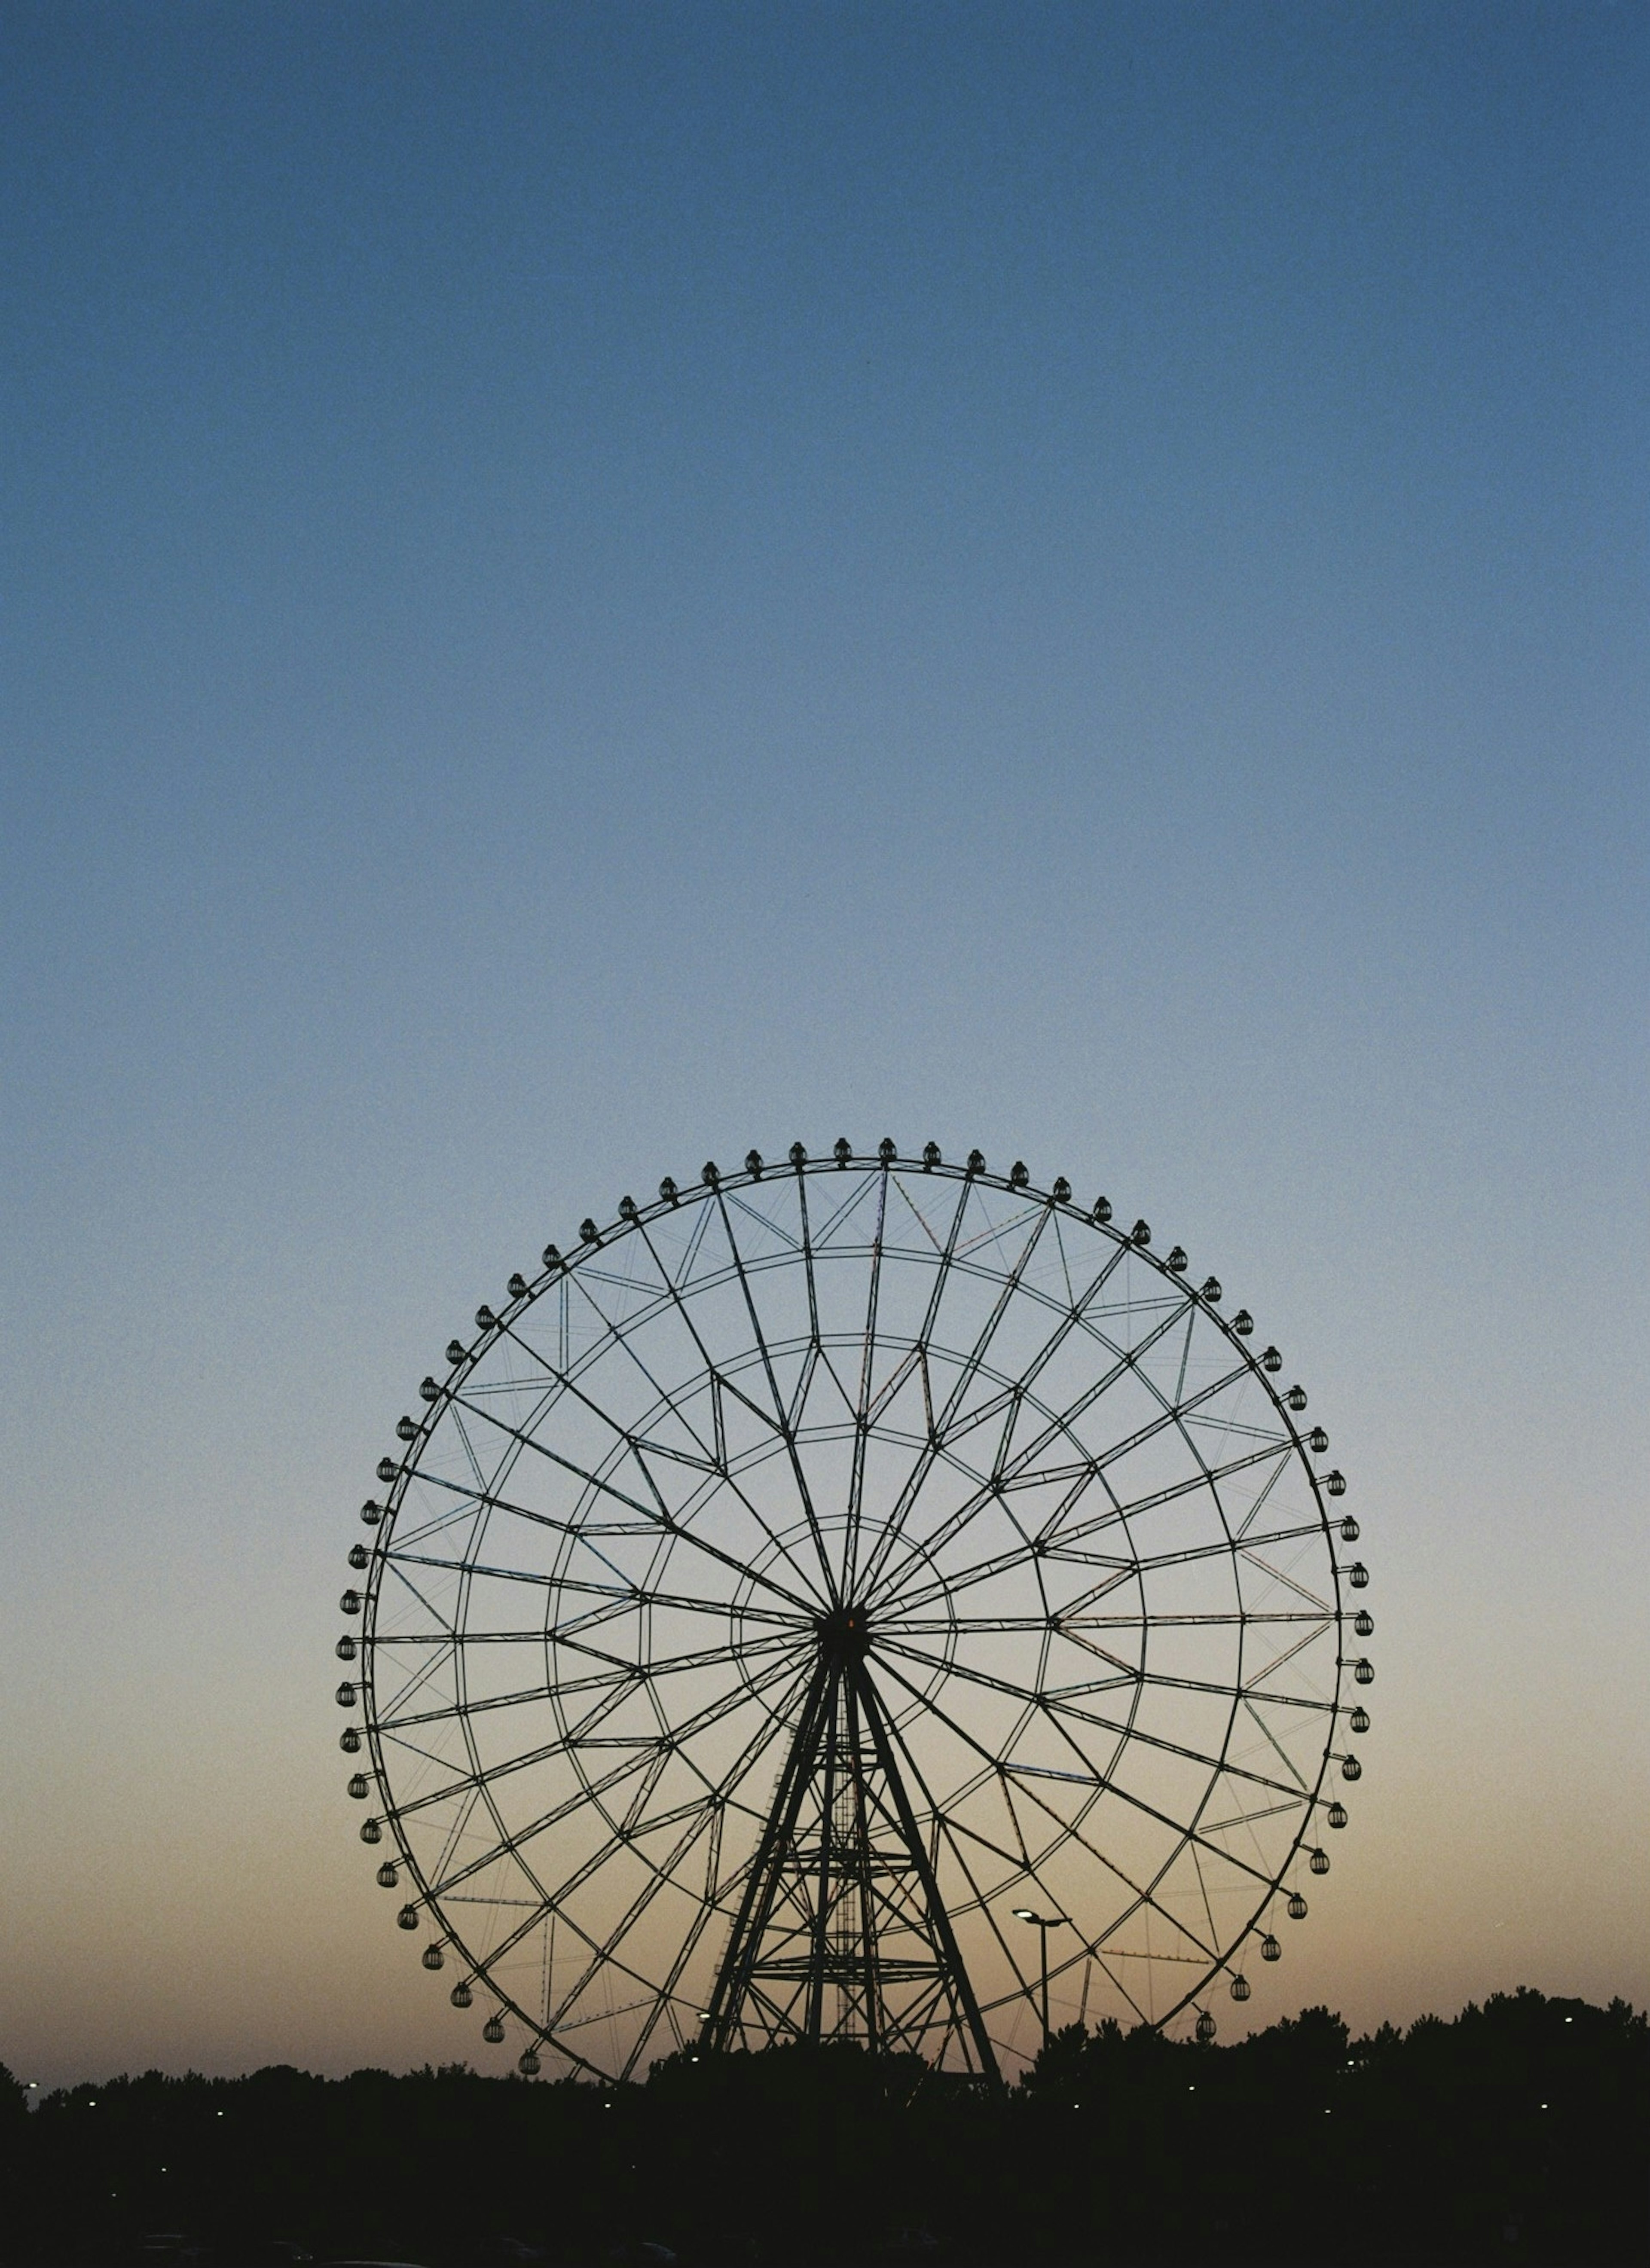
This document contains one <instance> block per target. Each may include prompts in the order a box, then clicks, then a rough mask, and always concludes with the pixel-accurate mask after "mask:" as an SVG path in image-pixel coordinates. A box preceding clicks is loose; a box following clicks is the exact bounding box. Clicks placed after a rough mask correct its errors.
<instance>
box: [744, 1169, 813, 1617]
mask: <svg viewBox="0 0 1650 2268" xmlns="http://www.w3.org/2000/svg"><path fill="white" fill-rule="evenodd" d="M715 1194H716V1203H717V1206H718V1210H719V1211H720V1213H721V1217H722V1233H723V1234H724V1235H725V1236H726V1239H727V1248H728V1251H729V1254H730V1255H731V1256H732V1258H733V1269H734V1272H735V1274H736V1275H737V1276H738V1278H739V1288H740V1292H741V1293H742V1294H743V1296H744V1301H745V1313H746V1314H747V1316H748V1318H749V1322H750V1328H751V1334H752V1337H754V1338H755V1343H756V1351H757V1353H758V1355H759V1356H760V1357H761V1359H762V1375H763V1377H764V1378H765V1379H766V1380H767V1381H768V1392H769V1395H770V1398H771V1400H772V1403H773V1415H772V1417H771V1418H769V1417H768V1416H767V1414H766V1412H761V1413H758V1414H760V1415H761V1416H762V1422H763V1423H764V1424H770V1425H773V1426H774V1427H775V1429H776V1430H777V1432H778V1433H779V1434H780V1435H781V1436H782V1438H783V1440H784V1447H785V1454H786V1455H787V1457H788V1458H789V1460H790V1465H791V1478H792V1484H794V1486H795V1489H796V1492H797V1499H798V1501H799V1503H800V1505H801V1506H802V1516H803V1518H804V1519H805V1520H806V1521H807V1526H808V1534H809V1535H811V1536H812V1538H813V1540H814V1552H815V1553H816V1555H817V1557H818V1559H819V1568H820V1581H821V1584H822V1586H823V1587H824V1595H825V1597H826V1598H827V1599H829V1600H830V1601H831V1602H833V1603H834V1602H835V1601H836V1592H837V1586H836V1578H835V1576H834V1575H833V1573H832V1572H831V1565H830V1555H829V1552H828V1551H827V1550H826V1549H825V1531H824V1530H823V1528H821V1526H820V1518H819V1513H818V1510H817V1509H816V1507H815V1506H814V1492H813V1490H812V1489H811V1488H810V1487H809V1485H808V1477H807V1470H806V1469H805V1468H804V1466H803V1463H802V1458H801V1454H800V1452H799V1449H798V1447H797V1440H796V1435H795V1434H794V1433H793V1432H792V1430H791V1425H790V1423H789V1419H788V1417H787V1414H786V1410H785V1403H784V1395H783V1394H781V1393H780V1391H779V1381H778V1380H777V1377H776V1376H775V1375H774V1367H773V1356H772V1353H771V1352H770V1349H769V1345H768V1341H767V1338H766V1337H765V1335H764V1333H763V1331H762V1318H761V1316H760V1315H759V1314H757V1312H756V1301H755V1295H754V1294H753V1292H752V1291H751V1288H750V1277H749V1274H748V1271H747V1269H746V1266H745V1259H744V1255H743V1254H742V1253H741V1252H740V1248H739V1240H738V1238H737V1237H736V1236H735V1235H734V1233H733V1218H732V1216H731V1214H730V1213H729V1211H728V1209H727V1200H726V1197H725V1196H724V1195H723V1193H722V1191H721V1190H720V1189H718V1190H717V1191H716V1193H715ZM740 1398H741V1399H743V1397H742V1396H741V1397H740ZM747 1406H748V1408H750V1409H752V1410H755V1403H749V1404H748V1405H747ZM772 1540H774V1541H775V1542H776V1543H777V1538H776V1539H772ZM787 1556H788V1555H787ZM790 1564H791V1565H793V1566H794V1565H795V1564H796V1563H795V1561H794V1559H792V1560H791V1561H790ZM798 1572H800V1570H798Z"/></svg>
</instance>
